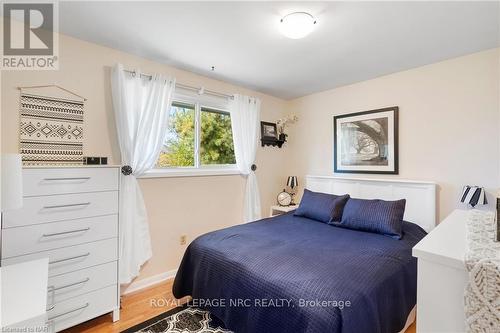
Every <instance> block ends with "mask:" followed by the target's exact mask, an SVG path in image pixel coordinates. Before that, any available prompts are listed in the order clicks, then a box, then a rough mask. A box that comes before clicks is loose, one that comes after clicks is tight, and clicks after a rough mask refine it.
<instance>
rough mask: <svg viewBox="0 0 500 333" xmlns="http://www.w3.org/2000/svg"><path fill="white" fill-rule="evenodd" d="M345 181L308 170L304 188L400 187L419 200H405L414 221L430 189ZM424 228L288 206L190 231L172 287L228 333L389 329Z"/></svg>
mask: <svg viewBox="0 0 500 333" xmlns="http://www.w3.org/2000/svg"><path fill="white" fill-rule="evenodd" d="M345 181H346V180H345V179H343V180H341V181H337V180H336V179H334V178H333V177H328V178H325V179H320V178H315V179H312V178H308V187H309V188H312V189H314V190H322V191H325V192H326V191H328V192H331V193H334V192H335V191H337V190H338V191H341V192H343V191H345V190H346V189H347V188H346V187H350V188H349V189H348V190H349V191H351V192H352V193H353V192H356V193H354V194H355V195H357V196H358V197H370V196H371V195H370V194H368V192H367V191H373V190H375V189H376V188H378V193H379V195H380V196H385V198H386V199H388V196H392V197H400V196H401V195H404V193H402V192H405V191H406V192H408V194H407V197H415V198H419V197H420V198H421V199H418V200H416V199H415V200H412V202H411V203H410V202H409V204H408V208H409V211H410V217H412V216H411V215H412V212H413V211H414V212H415V213H417V215H414V216H413V217H415V218H416V219H418V220H421V219H422V218H426V217H425V216H424V215H422V212H421V211H422V210H423V209H428V208H429V207H428V206H424V205H427V203H431V202H432V200H427V198H426V196H429V195H430V196H432V195H433V193H434V192H433V191H432V188H433V187H434V185H433V184H430V183H429V184H421V183H418V184H416V183H409V182H406V183H398V184H397V185H394V184H391V185H388V184H389V183H393V181H391V182H390V181H372V182H374V183H371V182H368V181H367V180H354V179H353V180H352V181H350V182H348V183H343V182H345ZM339 184H341V185H339ZM360 184H361V185H360ZM364 186H366V188H365V190H363V188H364ZM387 186H390V190H389V191H388V190H387ZM383 189H384V190H383ZM363 191H364V192H363ZM415 191H419V193H418V194H419V195H418V196H416V194H417V192H415ZM410 192H411V193H410ZM344 193H345V192H344ZM422 195H424V197H422ZM424 200H425V201H424ZM413 205H420V212H419V210H414V209H413V208H414V207H413ZM430 208H432V207H430ZM407 218H408V216H406V213H405V219H407ZM419 224H421V225H422V226H424V227H425V226H429V225H431V224H432V221H428V220H426V221H425V222H421V223H419ZM425 235H426V231H425V230H424V229H423V228H422V227H420V226H419V225H417V224H415V223H410V222H404V225H403V237H402V239H401V240H396V239H392V238H390V237H387V236H384V235H380V234H375V233H370V232H362V231H357V230H350V229H345V228H339V227H335V226H331V225H328V224H324V223H319V222H317V221H315V220H311V219H308V218H304V217H297V216H294V215H293V213H288V214H285V215H281V216H278V217H273V218H268V219H263V220H260V221H257V222H253V223H248V224H244V225H238V226H234V227H230V228H226V229H223V230H218V231H215V232H211V233H208V234H205V235H203V236H201V237H199V238H197V239H196V240H195V241H193V242H192V243H191V244H190V246H189V247H188V249H187V250H186V253H185V255H184V258H183V260H182V263H181V265H180V267H179V270H178V272H177V275H176V278H175V282H174V287H173V293H174V295H175V296H176V297H177V298H181V297H184V296H192V297H193V301H192V304H193V305H194V306H199V307H202V308H206V309H208V310H210V312H211V313H212V314H214V315H215V316H217V317H218V318H219V319H221V320H222V321H223V322H224V323H225V324H226V327H227V328H229V329H231V330H233V331H234V332H237V333H245V332H259V333H260V332H322V333H323V332H338V333H340V332H342V333H349V332H356V333H357V332H374V333H376V332H381V333H383V332H390V333H395V332H399V331H401V330H402V329H403V328H404V327H405V324H406V323H407V318H408V315H409V314H410V312H411V311H412V309H413V308H414V306H415V304H416V270H417V267H416V260H415V258H412V256H411V249H412V247H413V246H414V245H415V244H416V243H418V241H420V239H422V238H423V237H424V236H425Z"/></svg>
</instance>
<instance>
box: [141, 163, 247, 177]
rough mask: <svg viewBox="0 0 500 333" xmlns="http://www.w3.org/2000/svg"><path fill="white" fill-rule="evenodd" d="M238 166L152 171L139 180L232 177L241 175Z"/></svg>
mask: <svg viewBox="0 0 500 333" xmlns="http://www.w3.org/2000/svg"><path fill="white" fill-rule="evenodd" d="M239 174H240V171H239V170H238V169H236V166H234V167H233V166H230V167H220V168H206V169H205V168H203V167H201V168H175V169H151V170H149V171H146V172H145V173H144V174H143V175H142V176H140V177H139V178H174V177H205V176H230V175H239Z"/></svg>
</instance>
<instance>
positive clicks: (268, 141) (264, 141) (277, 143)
mask: <svg viewBox="0 0 500 333" xmlns="http://www.w3.org/2000/svg"><path fill="white" fill-rule="evenodd" d="M260 142H261V145H262V147H264V146H273V147H276V146H278V148H281V146H283V144H284V143H285V141H284V140H278V139H260Z"/></svg>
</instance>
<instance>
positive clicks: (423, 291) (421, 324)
mask: <svg viewBox="0 0 500 333" xmlns="http://www.w3.org/2000/svg"><path fill="white" fill-rule="evenodd" d="M467 214H469V211H467V210H460V209H457V210H455V211H453V212H452V213H451V214H450V215H449V216H448V217H447V218H446V219H444V220H443V221H442V222H441V223H440V224H439V225H438V226H437V227H436V228H435V229H434V230H432V232H431V233H430V234H429V235H427V236H426V237H425V238H424V239H422V240H421V241H420V242H419V243H418V244H417V245H415V247H414V248H413V256H414V257H417V258H418V273H417V278H418V283H417V332H422V333H433V332H435V333H438V332H439V333H446V332H449V333H459V332H465V312H464V291H465V286H466V284H467V283H468V279H469V276H468V273H467V271H466V269H465V263H464V258H465V251H466V221H467Z"/></svg>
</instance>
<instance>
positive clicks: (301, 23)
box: [280, 12, 316, 39]
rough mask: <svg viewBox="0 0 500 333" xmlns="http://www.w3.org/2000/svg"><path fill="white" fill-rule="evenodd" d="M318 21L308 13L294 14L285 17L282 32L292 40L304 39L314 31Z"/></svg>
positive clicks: (281, 27) (282, 20) (281, 24)
mask: <svg viewBox="0 0 500 333" xmlns="http://www.w3.org/2000/svg"><path fill="white" fill-rule="evenodd" d="M315 24H316V20H315V19H314V16H312V15H311V14H309V13H306V12H294V13H290V14H288V15H285V16H283V18H282V19H281V21H280V30H281V33H282V34H283V35H285V36H286V37H288V38H292V39H299V38H304V37H305V36H307V35H309V34H310V33H311V31H313V29H314V25H315Z"/></svg>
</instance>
